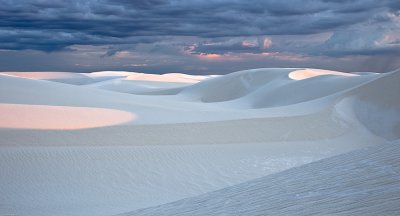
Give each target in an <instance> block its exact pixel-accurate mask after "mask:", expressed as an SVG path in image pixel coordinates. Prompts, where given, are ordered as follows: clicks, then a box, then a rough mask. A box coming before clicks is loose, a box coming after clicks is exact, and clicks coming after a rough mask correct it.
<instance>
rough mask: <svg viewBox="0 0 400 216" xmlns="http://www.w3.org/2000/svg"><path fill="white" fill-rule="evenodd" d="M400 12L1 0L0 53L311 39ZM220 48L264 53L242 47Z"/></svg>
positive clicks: (363, 6)
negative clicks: (168, 40)
mask: <svg viewBox="0 0 400 216" xmlns="http://www.w3.org/2000/svg"><path fill="white" fill-rule="evenodd" d="M399 8H400V4H399V2H398V1H397V0H381V1H375V0H352V1H345V0H344V1H330V0H289V1H281V0H268V1H264V0H248V1H244V0H193V1H183V0H147V1H141V0H109V1H107V0H71V1H61V0H0V49H11V50H21V49H34V50H43V51H55V50H61V49H64V48H65V47H68V46H70V45H76V44H78V45H118V44H136V43H152V42H154V41H158V40H160V37H165V36H196V37H203V38H216V37H244V36H259V35H299V34H313V33H320V32H324V31H332V30H337V29H340V28H345V27H347V26H351V25H354V24H358V23H362V22H365V21H367V20H371V19H372V18H373V17H372V16H374V15H376V16H378V15H379V14H385V13H387V12H392V13H393V12H396V13H397V11H398V10H399ZM375 21H376V22H385V21H384V20H383V19H381V20H380V21H379V19H378V18H376V20H375ZM149 36H151V37H149ZM206 48H207V47H205V46H204V49H206ZM214 48H215V49H220V50H221V52H222V50H224V49H231V51H237V52H260V51H259V50H257V49H258V48H254V47H243V46H241V45H240V44H233V45H232V44H231V45H230V47H223V46H221V47H214ZM199 49H201V47H200V48H199ZM204 51H205V50H204ZM112 52H113V51H111V52H110V53H111V54H112Z"/></svg>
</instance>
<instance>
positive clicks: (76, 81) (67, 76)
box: [1, 72, 94, 85]
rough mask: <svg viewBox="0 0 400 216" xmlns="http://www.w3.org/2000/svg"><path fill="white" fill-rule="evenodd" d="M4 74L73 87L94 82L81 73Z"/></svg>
mask: <svg viewBox="0 0 400 216" xmlns="http://www.w3.org/2000/svg"><path fill="white" fill-rule="evenodd" d="M1 73H3V74H8V75H13V76H17V77H23V78H28V79H37V80H49V81H54V82H60V83H67V84H73V85H84V84H88V83H92V82H94V80H92V79H91V78H90V77H88V76H85V75H84V74H80V73H68V72H1Z"/></svg>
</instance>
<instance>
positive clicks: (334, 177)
mask: <svg viewBox="0 0 400 216" xmlns="http://www.w3.org/2000/svg"><path fill="white" fill-rule="evenodd" d="M399 144H400V143H397V144H392V145H384V146H379V147H375V148H370V149H367V150H360V151H355V152H352V153H348V154H344V155H340V156H336V157H333V158H328V159H324V160H321V161H318V162H314V163H310V164H307V165H303V166H301V167H298V168H293V169H290V170H287V171H283V172H281V173H277V174H272V175H269V176H266V177H263V178H259V179H256V180H252V181H248V182H245V183H242V184H239V185H235V186H232V187H227V188H224V189H222V190H218V191H215V192H211V193H206V194H204V195H200V196H197V197H191V198H187V199H183V200H180V201H177V202H173V203H169V204H165V205H160V206H157V207H152V208H147V209H142V210H138V211H135V212H131V213H125V214H120V215H119V216H134V215H135V216H139V215H140V216H150V215H165V216H172V215H173V216H176V215H180V216H184V215H190V216H197V215H198V216H202V215H238V216H240V215H246V216H252V215H397V214H398V213H399V211H400V206H399V202H400V196H399V195H400V181H399V173H400V164H399V157H400V146H399Z"/></svg>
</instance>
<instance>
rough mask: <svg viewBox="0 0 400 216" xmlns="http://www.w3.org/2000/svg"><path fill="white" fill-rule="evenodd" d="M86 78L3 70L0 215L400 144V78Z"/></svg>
mask: <svg viewBox="0 0 400 216" xmlns="http://www.w3.org/2000/svg"><path fill="white" fill-rule="evenodd" d="M27 76H28V75H27ZM51 76H54V77H57V76H61V77H62V76H65V77H68V76H72V77H73V76H75V75H73V74H71V75H68V74H65V73H62V74H58V75H57V74H55V75H51ZM79 76H80V75H79ZM84 76H85V77H87V78H89V79H90V80H91V81H90V82H87V83H86V84H85V85H82V83H81V82H76V83H74V82H65V83H60V82H58V81H57V80H56V82H53V81H51V79H45V78H43V77H41V78H34V79H33V78H32V77H28V78H26V77H25V78H24V77H21V76H19V77H18V76H15V74H14V75H13V76H10V75H1V74H0V113H1V114H0V137H1V141H0V173H2V178H0V194H4V196H0V215H1V214H16V215H34V216H35V215H40V216H46V215H117V214H120V213H123V212H132V211H135V210H138V209H143V208H147V207H151V206H158V205H161V204H164V203H169V202H173V201H176V200H180V199H184V198H187V197H193V196H198V195H201V194H203V193H207V192H211V191H214V190H218V189H223V188H226V187H230V186H232V185H235V184H240V183H243V182H246V181H251V180H253V179H255V178H259V177H262V176H266V175H270V174H273V173H278V172H282V171H284V170H287V169H289V168H292V167H295V166H301V165H304V164H307V163H310V162H313V161H316V160H320V159H323V158H328V157H332V156H335V155H339V154H343V153H347V152H350V151H354V150H357V149H362V148H366V147H374V148H383V149H384V148H385V146H386V145H385V143H387V142H389V141H393V140H398V139H400V130H399V129H400V112H399V110H400V100H399V96H398V92H400V85H398V83H399V81H400V70H397V71H393V72H391V73H386V74H372V73H358V74H356V75H354V74H352V75H350V74H347V73H342V72H334V71H325V70H317V69H304V68H299V69H290V68H282V69H279V68H271V69H255V70H246V71H239V72H236V73H232V74H228V75H225V76H218V77H212V76H205V77H198V76H191V75H184V74H168V75H144V74H139V73H135V72H94V73H87V74H84ZM66 83H67V84H66ZM71 84H72V85H71ZM60 112H62V114H60ZM64 129H65V130H64ZM67 129H70V130H67ZM71 129H72V130H71ZM379 157H381V156H379ZM373 160H377V161H378V160H379V161H380V160H382V161H384V160H385V159H384V158H378V156H377V158H375V159H373ZM349 163H350V162H349ZM351 163H353V162H351ZM354 163H355V161H354ZM322 164H323V163H322ZM321 166H322V167H323V166H324V165H321ZM349 166H352V165H351V164H350V165H349ZM316 170H318V169H316ZM319 170H323V168H320V169H319ZM288 172H289V171H288ZM289 173H290V172H289ZM277 175H280V174H279V173H278V174H277ZM282 175H283V174H282ZM394 175H395V176H396V175H397V176H398V173H397V174H394ZM398 177H399V176H398ZM266 178H269V176H267V177H266ZM399 178H400V177H399ZM299 181H303V180H299ZM371 181H372V180H371ZM374 181H375V180H374ZM265 182H266V183H265V184H268V183H267V182H268V181H265ZM383 182H384V183H385V181H383ZM281 184H282V187H279V188H277V189H276V191H277V192H276V193H279V189H282V188H283V187H285V182H284V181H282V182H281ZM299 184H301V182H299ZM366 186H368V188H366V190H369V188H370V187H373V186H374V184H372V185H370V184H369V183H366ZM392 186H393V185H387V187H388V188H390V187H392ZM338 187H339V186H338ZM349 187H350V188H349V190H350V189H351V187H352V186H349ZM226 190H230V189H229V188H227V189H226ZM293 190H294V189H293ZM373 191H375V190H373ZM232 193H233V192H232ZM235 193H236V192H235ZM211 194H212V193H211ZM282 194H288V195H289V194H290V193H282ZM204 196H206V195H204ZM204 196H202V197H204ZM218 196H219V197H224V196H223V195H218ZM235 196H236V195H235ZM237 196H239V195H237ZM243 196H250V195H247V192H246V191H244V194H243ZM384 198H385V197H383V198H382V199H383V200H384ZM196 199H197V198H194V199H193V200H196ZM207 199H208V198H207ZM221 199H224V198H221ZM254 199H258V198H257V197H255V198H254ZM388 201H390V197H388ZM260 202H261V201H260ZM178 203H179V202H178ZM217 204H218V202H216V205H217ZM174 205H175V204H173V206H174ZM168 206H171V205H166V206H160V207H157V208H154V211H155V212H158V211H162V210H163V209H164V208H169V207H168ZM186 206H187V208H189V209H187V208H186ZM298 206H301V202H300V203H299V204H298ZM183 207H184V208H183V209H185V210H183V211H185V212H186V211H187V212H190V211H191V210H190V209H193V211H194V212H195V213H199V212H201V213H204V212H202V211H197V210H196V208H195V207H193V205H192V204H191V202H189V203H188V205H184V206H183ZM192 207H193V208H192ZM356 207H357V208H358V209H360V208H362V206H356ZM232 208H235V205H233V206H232ZM238 208H239V206H238ZM240 208H242V207H240ZM249 208H250V209H251V208H252V206H251V205H249ZM299 208H300V207H299ZM315 208H318V206H316V207H315ZM332 208H334V206H333V207H332ZM357 208H356V209H355V211H356V210H357ZM176 209H177V210H178V209H179V208H176ZM229 209H231V207H229V208H228V209H227V211H228V213H229V211H231V210H229ZM376 209H378V208H375V210H376ZM204 210H205V211H207V209H204ZM378 210H379V209H378ZM152 211H153V209H151V211H150V210H149V211H147V210H144V211H139V212H135V213H134V214H136V213H138V214H139V215H140V214H142V213H143V214H144V215H146V214H147V215H151V214H150V213H148V212H152ZM221 211H222V210H221ZM357 211H358V210H357ZM166 212H168V213H169V212H171V214H172V212H173V213H176V215H179V214H180V213H179V212H176V211H172V210H171V211H170V210H167V211H166ZM266 212H268V211H266ZM271 212H273V211H271ZM312 212H314V211H312ZM228 213H227V214H228ZM199 214H200V213H199ZM205 214H206V213H205ZM211 214H212V212H211ZM231 214H232V213H229V214H228V215H231ZM156 215H162V214H159V212H158V214H156ZM244 215H246V214H245V213H244Z"/></svg>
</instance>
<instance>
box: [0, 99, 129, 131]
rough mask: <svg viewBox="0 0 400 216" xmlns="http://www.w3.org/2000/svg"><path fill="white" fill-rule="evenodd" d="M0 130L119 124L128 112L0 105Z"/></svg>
mask: <svg viewBox="0 0 400 216" xmlns="http://www.w3.org/2000/svg"><path fill="white" fill-rule="evenodd" d="M0 113H1V115H0V128H13V129H42V130H45V129H47V130H76V129H83V128H96V127H104V126H111V125H117V124H123V123H126V122H129V121H131V120H133V119H134V118H135V115H134V114H133V113H131V112H126V111H121V110H113V109H104V108H94V107H69V106H48V105H29V104H0Z"/></svg>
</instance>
